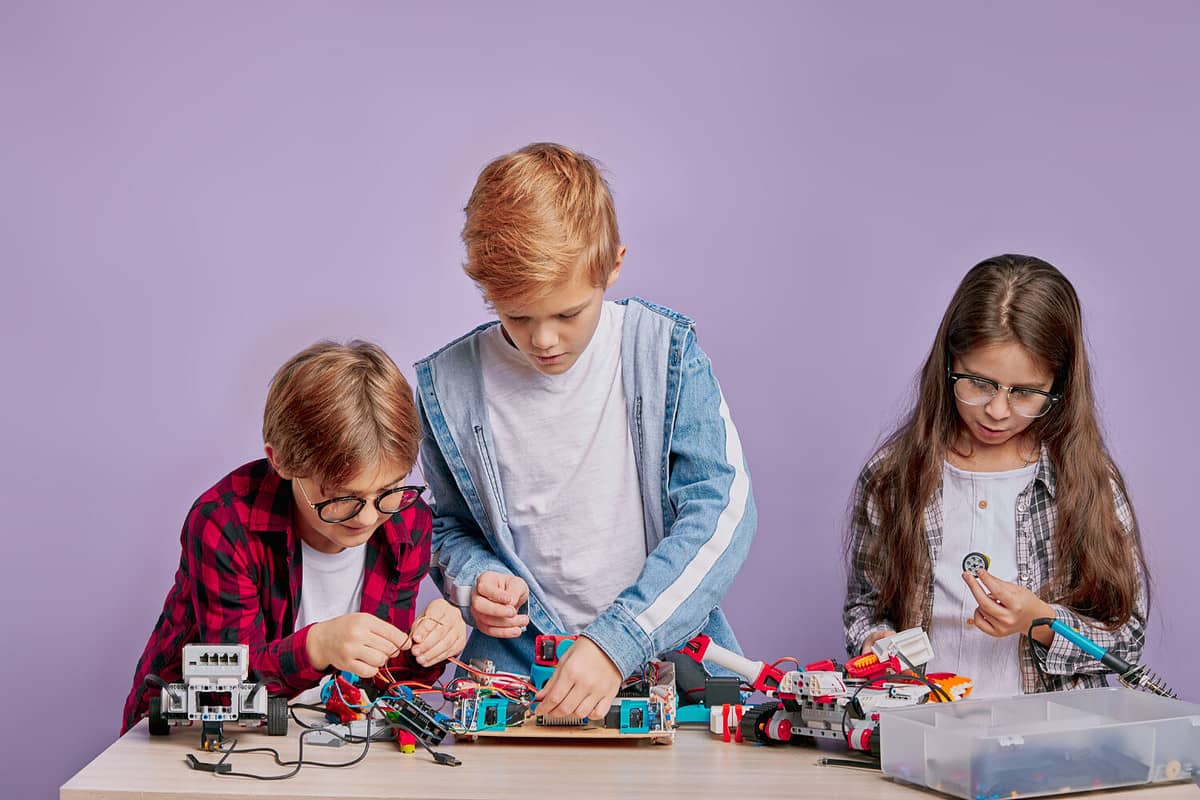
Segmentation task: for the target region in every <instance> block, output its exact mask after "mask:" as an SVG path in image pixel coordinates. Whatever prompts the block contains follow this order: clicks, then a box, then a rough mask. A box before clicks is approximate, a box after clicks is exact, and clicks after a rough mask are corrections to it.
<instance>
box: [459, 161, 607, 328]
mask: <svg viewBox="0 0 1200 800" xmlns="http://www.w3.org/2000/svg"><path fill="white" fill-rule="evenodd" d="M466 212H467V222H466V225H465V226H464V227H463V233H462V237H463V242H464V243H466V245H467V260H466V263H465V264H464V265H463V270H464V271H465V272H466V273H467V275H469V276H470V278H471V280H473V281H475V283H476V284H478V285H479V288H480V290H481V291H482V292H483V296H484V299H485V300H487V302H488V303H490V304H492V305H495V304H496V303H513V302H518V303H520V302H524V301H526V300H531V299H537V298H539V297H541V296H543V295H545V293H546V292H548V291H549V290H551V289H553V288H554V287H556V286H558V285H561V284H562V283H564V282H565V281H567V280H570V279H571V278H572V277H573V276H574V274H575V270H578V269H582V270H584V271H585V272H584V274H586V275H587V277H588V279H589V280H590V281H591V283H592V285H594V286H605V285H607V283H608V277H609V274H610V273H611V272H612V270H613V268H614V267H615V265H616V263H617V253H618V251H619V250H620V247H621V237H620V234H619V233H618V231H617V213H616V210H615V209H614V208H613V200H612V194H611V193H610V191H609V188H608V183H607V182H606V181H605V180H604V176H602V175H601V174H600V168H599V166H598V165H597V163H596V162H595V161H594V160H593V159H591V158H589V157H588V156H586V155H583V154H582V153H576V152H575V151H574V150H571V149H569V148H566V147H563V146H562V145H559V144H546V143H542V144H531V145H528V146H526V147H522V148H521V149H520V150H518V151H516V152H515V153H509V154H508V155H505V156H501V157H500V158H497V159H496V160H495V161H493V162H492V163H490V164H488V165H487V166H486V167H485V168H484V170H483V172H481V173H480V174H479V179H478V180H477V181H476V182H475V189H474V190H473V191H472V192H471V199H470V200H468V201H467V207H466Z"/></svg>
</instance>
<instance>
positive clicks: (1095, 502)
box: [852, 255, 1149, 629]
mask: <svg viewBox="0 0 1200 800" xmlns="http://www.w3.org/2000/svg"><path fill="white" fill-rule="evenodd" d="M1002 342H1015V343H1017V344H1019V345H1020V346H1021V347H1023V348H1024V349H1025V350H1026V351H1027V352H1029V353H1030V354H1031V355H1032V356H1033V357H1034V358H1035V359H1037V360H1039V361H1040V362H1041V363H1042V364H1044V365H1045V366H1046V367H1048V368H1049V370H1050V371H1051V372H1052V374H1053V375H1054V387H1053V389H1052V391H1053V392H1055V393H1061V395H1062V400H1061V402H1059V403H1056V404H1055V405H1054V406H1053V407H1052V408H1051V410H1050V412H1049V413H1047V414H1046V415H1045V416H1043V417H1040V418H1038V419H1037V420H1035V421H1034V423H1033V424H1032V425H1031V426H1030V427H1029V428H1028V432H1029V435H1030V436H1031V438H1032V440H1033V441H1035V442H1041V443H1043V444H1044V445H1045V446H1046V448H1047V450H1048V452H1049V456H1050V461H1051V464H1052V466H1053V468H1054V474H1055V494H1054V501H1055V506H1056V511H1057V515H1056V516H1057V524H1056V526H1055V530H1054V541H1053V542H1052V546H1053V547H1054V553H1055V556H1056V558H1055V563H1056V569H1055V574H1054V575H1051V576H1049V583H1048V584H1047V585H1046V586H1043V587H1041V590H1040V591H1039V594H1040V595H1041V596H1042V597H1043V598H1044V599H1046V600H1047V601H1048V602H1055V603H1060V604H1062V605H1065V606H1068V607H1070V608H1072V609H1073V610H1075V611H1077V612H1079V613H1080V614H1083V615H1084V616H1087V617H1089V618H1091V619H1094V620H1096V621H1098V622H1100V623H1101V624H1104V625H1111V626H1113V627H1117V626H1120V625H1123V624H1124V623H1125V622H1127V621H1128V620H1129V618H1130V616H1131V614H1132V613H1133V611H1134V609H1135V603H1136V602H1137V596H1138V588H1139V576H1138V571H1139V569H1140V570H1141V572H1142V574H1143V575H1148V573H1147V572H1146V562H1145V555H1144V554H1143V552H1142V545H1141V539H1140V537H1139V535H1138V529H1137V521H1136V518H1134V522H1133V531H1132V540H1133V542H1132V549H1131V545H1130V539H1129V537H1128V536H1127V534H1126V532H1125V530H1124V529H1123V527H1122V524H1121V522H1120V520H1119V519H1118V518H1117V514H1116V508H1115V502H1114V496H1113V491H1114V486H1115V489H1116V491H1119V492H1121V493H1122V495H1124V496H1126V497H1127V496H1128V495H1127V494H1126V490H1125V481H1124V479H1123V478H1122V476H1121V472H1120V470H1119V469H1117V466H1116V465H1115V464H1114V463H1113V461H1112V459H1111V457H1110V456H1109V453H1108V449H1107V448H1106V447H1105V445H1104V438H1103V436H1102V434H1101V432H1100V426H1099V424H1098V423H1097V420H1096V410H1095V401H1094V399H1093V395H1092V381H1091V371H1090V369H1089V367H1088V360H1087V351H1086V349H1085V346H1084V339H1083V315H1082V312H1081V309H1080V305H1079V297H1078V296H1077V295H1076V293H1075V288H1074V287H1073V286H1072V285H1071V282H1070V281H1068V280H1067V278H1066V276H1064V275H1063V274H1062V273H1061V272H1059V271H1058V270H1057V269H1056V268H1055V267H1054V266H1053V265H1051V264H1049V263H1047V262H1045V261H1043V260H1041V259H1039V258H1034V257H1032V256H1022V255H1003V256H997V257H995V258H989V259H988V260H986V261H983V262H981V263H979V264H977V265H975V267H973V268H972V269H971V271H970V272H968V273H967V275H966V277H964V278H963V280H962V283H960V284H959V286H958V290H957V291H955V293H954V297H953V298H952V299H951V300H950V306H949V308H947V309H946V314H945V316H943V317H942V322H941V325H940V326H939V327H938V332H937V337H936V338H935V339H934V342H933V347H932V349H931V350H930V352H929V357H928V358H927V359H926V361H925V366H924V368H923V369H922V370H921V376H920V384H919V388H918V393H917V400H916V404H915V406H914V407H913V409H912V411H911V413H910V414H909V416H908V418H907V420H906V421H905V422H904V424H903V425H902V426H901V427H900V428H899V430H897V431H896V432H895V433H893V434H892V435H891V436H890V437H889V438H888V439H887V441H886V442H885V444H884V446H883V447H882V448H881V450H880V456H879V458H878V460H877V461H876V463H875V464H874V466H873V468H872V469H870V470H869V471H868V474H867V475H866V476H865V478H864V484H863V487H862V490H863V491H864V492H865V495H866V499H867V500H868V501H869V502H870V503H871V504H873V505H874V506H875V508H877V509H878V511H879V515H880V518H881V522H880V524H879V527H878V530H877V531H876V535H875V536H873V537H871V539H870V541H869V542H868V543H867V545H866V546H865V547H864V548H863V550H862V552H860V553H858V554H857V557H858V558H859V559H860V561H859V566H860V568H866V569H868V570H869V572H868V574H869V576H870V578H871V580H872V583H873V584H874V585H875V586H876V587H877V589H878V597H877V601H876V613H877V618H879V619H889V620H892V621H893V622H894V623H896V624H897V625H899V626H900V627H901V629H903V628H908V627H911V626H914V625H919V624H922V622H923V620H922V619H921V618H920V613H921V612H920V607H921V603H919V602H916V603H914V599H916V598H923V597H924V596H925V592H926V590H927V587H928V580H929V577H930V574H931V569H932V565H930V563H929V548H928V544H927V541H926V536H925V530H924V512H925V508H926V506H927V505H928V503H929V501H930V498H931V497H932V496H933V493H934V492H935V491H938V490H939V485H940V481H941V477H942V464H943V461H944V460H945V458H946V453H947V451H948V450H949V449H950V448H952V447H954V445H955V443H956V441H958V440H959V435H960V430H961V421H960V418H959V416H958V411H957V409H956V406H955V400H954V393H953V390H952V389H951V387H950V382H949V381H948V380H947V378H946V369H947V367H948V366H949V365H950V363H951V362H952V361H953V359H954V358H955V357H956V356H961V355H964V354H966V353H968V352H969V351H971V350H973V349H974V348H976V347H980V346H985V345H990V344H996V343H1002ZM867 506H868V503H859V504H858V509H859V510H858V511H857V512H856V513H857V514H859V515H865V514H866V513H867V512H866V508H867ZM1130 513H1131V514H1132V508H1131V509H1130ZM854 524H855V525H856V526H863V525H866V524H867V521H866V519H855V520H854ZM1131 554H1132V555H1133V557H1132V558H1131ZM852 557H853V556H852ZM866 565H873V566H870V567H868V566H866ZM1147 582H1148V577H1147ZM1145 591H1146V600H1147V603H1149V586H1148V585H1147V586H1146V589H1145Z"/></svg>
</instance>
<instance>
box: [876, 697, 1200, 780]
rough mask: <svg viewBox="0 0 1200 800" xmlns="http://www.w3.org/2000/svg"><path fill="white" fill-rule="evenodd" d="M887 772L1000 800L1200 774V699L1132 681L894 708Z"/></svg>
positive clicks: (888, 726)
mask: <svg viewBox="0 0 1200 800" xmlns="http://www.w3.org/2000/svg"><path fill="white" fill-rule="evenodd" d="M879 737H880V755H881V757H882V762H883V772H884V774H885V775H889V776H891V777H893V778H896V779H898V780H901V781H905V782H908V783H914V784H917V785H919V786H926V787H928V788H930V789H934V790H936V791H939V792H944V793H946V794H950V795H954V796H955V797H966V798H980V799H982V798H986V799H987V800H994V799H995V800H998V798H1008V797H1033V796H1037V795H1048V794H1062V793H1066V792H1083V791H1091V790H1094V789H1103V788H1108V787H1110V786H1134V785H1137V784H1144V783H1160V782H1167V781H1177V780H1185V779H1186V780H1195V779H1196V778H1197V777H1200V705H1196V704H1194V703H1185V702H1182V701H1180V700H1170V699H1168V698H1165V697H1158V696H1156V695H1151V694H1146V693H1144V692H1135V691H1132V690H1130V689H1125V688H1110V689H1084V690H1079V691H1073V692H1053V693H1050V694H1033V695H1025V696H1021V697H1010V698H1000V699H990V700H963V701H961V702H957V703H930V704H927V705H923V706H917V707H914V708H905V709H897V710H893V711H885V712H883V713H882V714H881V715H880V721H879Z"/></svg>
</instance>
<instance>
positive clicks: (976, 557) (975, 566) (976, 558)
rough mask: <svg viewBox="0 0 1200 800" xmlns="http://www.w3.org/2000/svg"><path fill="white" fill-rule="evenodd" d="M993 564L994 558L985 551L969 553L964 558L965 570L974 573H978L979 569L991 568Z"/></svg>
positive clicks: (963, 565)
mask: <svg viewBox="0 0 1200 800" xmlns="http://www.w3.org/2000/svg"><path fill="white" fill-rule="evenodd" d="M991 566H992V560H991V559H990V558H988V557H987V556H986V555H984V554H983V553H967V555H966V557H965V558H964V559H963V563H962V568H963V572H969V573H971V574H972V575H978V574H979V570H981V569H989V568H990V567H991Z"/></svg>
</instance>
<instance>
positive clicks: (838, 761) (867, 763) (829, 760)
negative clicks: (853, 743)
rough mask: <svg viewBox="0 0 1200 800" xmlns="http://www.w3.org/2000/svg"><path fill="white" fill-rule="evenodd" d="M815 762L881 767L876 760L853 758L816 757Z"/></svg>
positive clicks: (832, 765)
mask: <svg viewBox="0 0 1200 800" xmlns="http://www.w3.org/2000/svg"><path fill="white" fill-rule="evenodd" d="M817 764H819V765H820V766H822V767H856V768H858V769H883V767H882V766H881V765H880V763H879V762H878V761H866V760H863V759H854V758H818V759H817Z"/></svg>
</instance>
